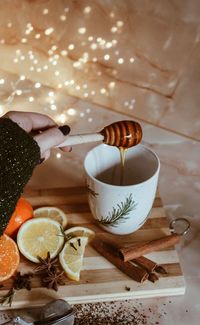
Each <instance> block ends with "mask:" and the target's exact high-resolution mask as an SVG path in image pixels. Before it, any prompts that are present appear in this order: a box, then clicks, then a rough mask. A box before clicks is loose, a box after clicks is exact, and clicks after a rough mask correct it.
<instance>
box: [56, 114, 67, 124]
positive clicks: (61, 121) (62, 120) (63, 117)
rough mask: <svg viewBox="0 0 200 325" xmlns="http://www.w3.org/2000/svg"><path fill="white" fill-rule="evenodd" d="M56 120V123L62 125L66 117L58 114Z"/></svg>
mask: <svg viewBox="0 0 200 325" xmlns="http://www.w3.org/2000/svg"><path fill="white" fill-rule="evenodd" d="M57 120H58V122H60V123H62V124H64V123H65V122H66V115H65V114H60V115H59V116H58V117H57Z"/></svg>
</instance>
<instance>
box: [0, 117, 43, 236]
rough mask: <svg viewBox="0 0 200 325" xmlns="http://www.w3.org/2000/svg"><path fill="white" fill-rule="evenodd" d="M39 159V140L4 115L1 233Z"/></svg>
mask: <svg viewBox="0 0 200 325" xmlns="http://www.w3.org/2000/svg"><path fill="white" fill-rule="evenodd" d="M39 160H40V148H39V146H38V144H37V142H36V141H35V140H34V139H33V138H32V137H31V136H30V135H29V134H28V133H26V132H25V131H24V130H23V129H22V128H20V127H19V126H18V125H17V124H16V123H14V122H13V121H11V120H9V119H7V118H2V119H0V235H2V233H3V231H4V230H5V228H6V226H7V224H8V222H9V219H10V217H11V215H12V213H13V211H14V209H15V206H16V203H17V201H18V199H19V198H20V196H21V194H22V192H23V188H24V186H25V185H26V183H27V182H28V180H29V179H30V177H31V175H32V172H33V169H34V167H35V166H36V165H37V164H38V163H39Z"/></svg>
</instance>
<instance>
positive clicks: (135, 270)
mask: <svg viewBox="0 0 200 325" xmlns="http://www.w3.org/2000/svg"><path fill="white" fill-rule="evenodd" d="M91 245H92V246H93V247H94V248H95V249H96V251H97V252H98V253H99V254H101V255H103V256H104V257H105V258H106V259H107V260H108V261H110V262H111V263H112V264H114V265H115V266H116V267H117V268H118V269H119V270H121V271H122V272H123V273H125V274H126V275H128V276H129V277H131V278H132V279H133V280H135V281H137V282H140V283H142V282H144V281H145V280H146V279H148V276H149V273H148V272H147V271H146V270H144V269H142V268H140V267H138V266H136V265H133V264H132V263H131V262H123V261H122V260H121V259H120V257H119V255H118V251H117V249H116V247H114V246H113V245H111V243H109V242H106V241H104V240H102V239H100V238H98V237H95V238H94V239H93V241H92V242H91Z"/></svg>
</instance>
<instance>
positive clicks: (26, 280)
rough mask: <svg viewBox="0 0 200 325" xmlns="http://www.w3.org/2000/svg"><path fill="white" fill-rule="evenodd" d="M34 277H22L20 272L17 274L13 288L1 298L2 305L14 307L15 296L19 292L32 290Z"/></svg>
mask: <svg viewBox="0 0 200 325" xmlns="http://www.w3.org/2000/svg"><path fill="white" fill-rule="evenodd" d="M32 277H33V274H32V273H25V274H23V275H21V273H20V272H17V274H16V276H15V278H14V280H13V285H12V288H10V290H9V291H8V292H7V293H6V294H5V295H4V296H2V297H0V304H2V305H3V304H4V305H9V306H11V305H12V302H13V298H14V295H15V293H16V291H17V290H21V289H26V290H31V278H32Z"/></svg>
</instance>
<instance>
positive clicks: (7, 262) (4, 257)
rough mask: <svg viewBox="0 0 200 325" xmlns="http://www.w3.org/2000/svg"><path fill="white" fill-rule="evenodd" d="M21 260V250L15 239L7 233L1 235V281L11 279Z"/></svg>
mask: <svg viewBox="0 0 200 325" xmlns="http://www.w3.org/2000/svg"><path fill="white" fill-rule="evenodd" d="M19 261H20V256H19V250H18V247H17V245H16V243H15V242H14V240H13V239H11V238H10V237H8V236H7V235H3V236H1V237H0V282H2V281H5V280H7V279H9V278H10V277H11V276H12V275H13V274H14V273H15V271H16V269H17V267H18V265H19Z"/></svg>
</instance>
